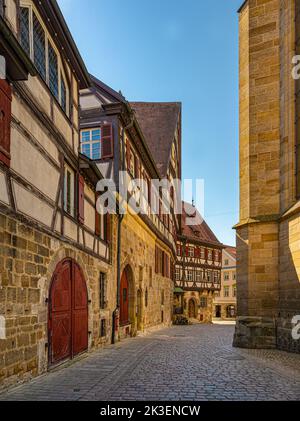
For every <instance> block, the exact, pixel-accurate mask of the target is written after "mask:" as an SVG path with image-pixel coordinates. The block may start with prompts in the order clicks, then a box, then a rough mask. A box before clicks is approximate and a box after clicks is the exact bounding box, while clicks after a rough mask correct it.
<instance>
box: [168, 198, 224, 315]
mask: <svg viewBox="0 0 300 421" xmlns="http://www.w3.org/2000/svg"><path fill="white" fill-rule="evenodd" d="M182 208H183V212H182V218H181V229H180V232H179V234H178V237H177V260H176V266H175V293H174V321H175V322H176V320H179V319H181V317H182V316H184V317H185V318H188V319H190V320H192V321H198V322H201V323H211V322H212V318H213V299H214V294H215V293H216V292H219V291H220V289H221V268H222V249H223V245H222V244H221V243H220V242H219V241H218V239H217V238H216V236H215V235H214V233H213V232H212V231H211V229H210V228H209V226H208V225H207V224H206V222H205V221H204V219H203V218H202V217H201V215H200V214H199V212H198V211H197V209H196V208H195V207H194V206H193V205H191V204H189V203H186V202H183V204H182ZM195 218H197V219H195ZM189 219H190V222H189ZM193 219H195V222H193Z"/></svg>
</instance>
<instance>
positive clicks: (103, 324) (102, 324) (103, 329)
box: [100, 319, 106, 338]
mask: <svg viewBox="0 0 300 421" xmlns="http://www.w3.org/2000/svg"><path fill="white" fill-rule="evenodd" d="M100 336H101V338H103V337H105V336H106V320H105V319H101V322H100Z"/></svg>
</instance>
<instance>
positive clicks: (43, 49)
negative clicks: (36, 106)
mask: <svg viewBox="0 0 300 421" xmlns="http://www.w3.org/2000/svg"><path fill="white" fill-rule="evenodd" d="M19 39H20V43H21V45H22V47H23V49H24V50H25V51H26V52H27V54H28V56H29V57H30V58H31V60H32V61H33V63H34V65H35V67H36V69H37V71H38V73H39V75H40V76H41V78H42V79H43V80H44V81H45V83H46V84H47V85H48V86H49V89H50V91H51V93H52V95H53V96H54V97H55V99H56V100H57V101H58V103H59V104H60V106H61V108H62V109H63V111H64V112H65V113H66V114H67V115H68V114H69V111H68V104H69V90H68V87H67V83H66V77H65V73H64V70H63V66H62V62H61V57H60V54H59V53H58V50H57V49H56V47H55V46H54V43H53V42H52V40H51V37H50V35H49V33H48V31H47V28H46V27H45V25H44V24H43V21H42V19H41V18H40V17H39V15H38V13H37V11H36V10H35V8H34V7H33V6H29V5H28V6H27V5H26V6H25V5H24V6H21V8H20V35H19Z"/></svg>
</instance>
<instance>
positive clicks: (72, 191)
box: [63, 162, 76, 218]
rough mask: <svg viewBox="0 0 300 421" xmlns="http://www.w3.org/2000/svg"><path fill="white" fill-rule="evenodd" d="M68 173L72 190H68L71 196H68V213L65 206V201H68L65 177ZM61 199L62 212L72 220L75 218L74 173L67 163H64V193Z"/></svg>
mask: <svg viewBox="0 0 300 421" xmlns="http://www.w3.org/2000/svg"><path fill="white" fill-rule="evenodd" d="M68 171H69V173H70V174H71V175H72V176H73V177H71V186H72V184H73V189H70V192H71V196H70V208H71V212H69V211H68V207H67V206H68V204H67V200H68V197H67V195H68V192H67V189H66V187H67V185H66V183H67V177H66V174H67V172H68ZM72 180H73V183H72ZM63 198H64V203H63V209H64V212H65V213H66V214H67V215H69V216H71V217H72V218H76V172H75V170H74V169H73V168H72V167H71V166H70V165H69V164H68V163H67V162H65V163H64V192H63ZM72 205H73V206H72Z"/></svg>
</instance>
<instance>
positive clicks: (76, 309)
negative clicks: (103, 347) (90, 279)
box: [72, 264, 88, 355]
mask: <svg viewBox="0 0 300 421" xmlns="http://www.w3.org/2000/svg"><path fill="white" fill-rule="evenodd" d="M73 285H74V288H73V308H72V324H73V329H72V330H73V335H72V337H73V338H72V339H73V355H76V354H79V353H80V352H83V351H85V350H86V349H87V347H88V307H87V303H88V297H87V290H86V284H85V280H84V278H83V276H82V273H81V270H80V268H79V267H78V266H77V265H76V264H74V281H73Z"/></svg>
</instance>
